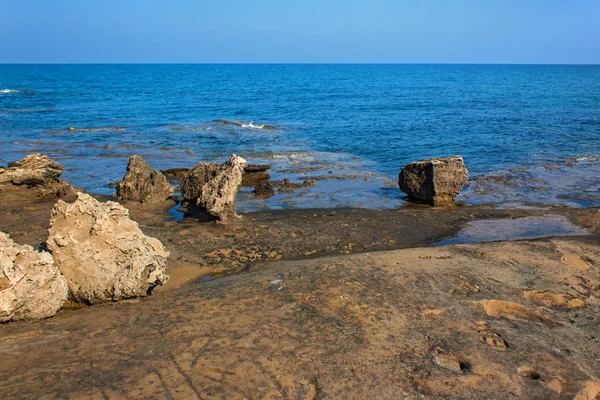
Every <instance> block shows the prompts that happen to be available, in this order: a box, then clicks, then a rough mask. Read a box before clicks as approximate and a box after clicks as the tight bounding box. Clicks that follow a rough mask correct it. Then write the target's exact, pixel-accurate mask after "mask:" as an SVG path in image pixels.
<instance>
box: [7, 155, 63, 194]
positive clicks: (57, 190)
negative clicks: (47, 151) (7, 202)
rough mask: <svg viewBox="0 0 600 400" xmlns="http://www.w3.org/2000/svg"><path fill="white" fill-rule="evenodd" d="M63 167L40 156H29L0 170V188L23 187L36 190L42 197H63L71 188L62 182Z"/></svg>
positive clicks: (46, 157)
mask: <svg viewBox="0 0 600 400" xmlns="http://www.w3.org/2000/svg"><path fill="white" fill-rule="evenodd" d="M63 169H64V167H63V166H62V165H61V164H59V163H57V162H56V161H53V160H51V159H50V158H48V156H44V155H41V154H30V155H28V156H26V157H25V158H23V159H21V160H19V161H16V162H13V163H9V164H8V168H0V187H1V186H3V185H11V186H24V187H27V188H35V189H37V190H38V191H39V192H40V194H41V195H43V196H63V195H65V194H66V193H68V192H69V191H70V190H71V189H72V187H71V185H69V184H68V183H66V182H64V181H62V180H61V179H60V176H61V175H62V171H63Z"/></svg>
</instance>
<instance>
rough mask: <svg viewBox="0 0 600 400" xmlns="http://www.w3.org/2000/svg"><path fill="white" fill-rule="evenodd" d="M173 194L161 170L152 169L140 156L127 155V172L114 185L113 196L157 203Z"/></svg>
mask: <svg viewBox="0 0 600 400" xmlns="http://www.w3.org/2000/svg"><path fill="white" fill-rule="evenodd" d="M172 194H173V188H172V187H171V185H169V182H167V178H166V177H165V176H164V175H163V174H162V172H160V171H157V170H153V169H152V168H151V167H150V165H148V163H147V162H146V161H144V160H143V159H142V157H140V156H137V155H133V156H131V157H129V163H128V164H127V174H125V177H124V178H123V180H121V181H119V182H118V183H117V185H116V192H115V197H116V198H117V199H119V200H121V201H124V202H128V201H131V202H138V203H159V202H163V201H165V200H167V199H168V198H169V197H170V196H171V195H172Z"/></svg>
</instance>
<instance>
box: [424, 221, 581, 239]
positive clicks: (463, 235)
mask: <svg viewBox="0 0 600 400" xmlns="http://www.w3.org/2000/svg"><path fill="white" fill-rule="evenodd" d="M589 234H590V233H589V232H588V231H586V230H585V229H583V228H580V227H578V226H576V225H573V224H572V223H570V222H569V220H567V218H565V217H563V216H547V217H526V218H516V219H490V220H481V221H473V222H470V223H469V224H468V225H467V227H466V228H465V229H463V230H462V231H460V232H459V233H458V235H456V236H455V237H453V238H448V239H443V240H440V241H439V242H436V243H433V245H434V246H447V245H453V244H469V243H481V242H495V241H501V240H517V239H536V238H542V237H550V236H575V235H589Z"/></svg>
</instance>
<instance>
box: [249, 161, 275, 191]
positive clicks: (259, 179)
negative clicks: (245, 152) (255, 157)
mask: <svg viewBox="0 0 600 400" xmlns="http://www.w3.org/2000/svg"><path fill="white" fill-rule="evenodd" d="M270 168H271V166H270V165H267V164H249V165H247V166H246V168H244V175H243V177H242V186H247V187H252V186H256V185H259V184H261V183H263V182H265V181H267V180H269V179H271V175H269V173H268V172H267V171H268V170H269V169H270Z"/></svg>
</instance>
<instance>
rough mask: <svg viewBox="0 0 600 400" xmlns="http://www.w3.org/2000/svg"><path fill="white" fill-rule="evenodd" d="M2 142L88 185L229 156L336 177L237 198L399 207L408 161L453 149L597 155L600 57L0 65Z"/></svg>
mask: <svg viewBox="0 0 600 400" xmlns="http://www.w3.org/2000/svg"><path fill="white" fill-rule="evenodd" d="M215 120H229V121H237V122H239V123H240V124H239V126H238V125H233V124H226V123H222V122H213V121H215ZM264 124H267V125H264ZM69 127H73V130H69ZM261 127H262V129H261ZM90 128H91V129H92V130H91V131H84V130H85V129H90ZM0 147H1V149H2V151H1V152H0V164H6V163H7V162H10V161H14V160H17V159H20V158H22V157H23V156H24V155H26V154H28V153H32V152H41V153H45V154H48V155H50V156H51V157H52V158H54V159H56V160H57V161H59V162H61V163H62V164H64V165H65V166H66V167H67V169H66V171H65V174H64V177H65V179H67V180H69V181H70V182H71V183H73V184H75V185H76V186H79V187H82V188H84V189H86V190H89V191H92V192H98V193H105V194H110V193H112V189H111V188H110V187H109V186H107V185H109V184H110V183H111V182H115V181H117V180H119V179H120V178H121V177H122V176H123V174H124V171H125V166H126V163H127V157H128V156H129V155H130V154H134V153H135V154H139V155H141V156H142V157H144V158H146V160H147V161H148V162H150V163H151V164H152V166H153V167H155V168H160V169H166V168H175V167H190V166H193V165H195V164H196V163H197V162H199V161H212V160H216V161H222V160H224V159H226V158H227V156H229V155H230V154H232V153H235V154H238V155H241V156H243V157H246V158H248V160H249V161H251V162H253V163H269V164H272V165H273V169H272V175H273V177H274V178H284V177H288V178H290V179H292V180H300V181H301V180H302V179H305V178H311V177H314V176H317V178H323V179H324V178H325V177H327V176H328V175H329V177H330V178H333V177H337V178H338V179H327V180H318V181H317V185H316V186H315V188H312V189H310V190H309V189H306V190H300V191H299V192H298V193H296V194H294V195H285V196H276V197H274V198H271V199H268V200H264V199H255V198H253V197H252V196H251V195H250V193H249V190H245V192H244V193H242V194H241V198H240V207H241V208H242V209H243V210H254V209H261V208H281V207H286V206H298V207H309V206H340V205H346V206H348V205H349V206H362V207H372V208H381V207H395V206H397V205H399V204H400V203H401V202H402V195H401V193H399V191H398V190H397V186H395V180H396V177H397V173H398V171H399V169H400V167H401V166H402V165H404V164H405V163H407V162H409V161H413V160H418V159H422V158H427V157H432V156H448V155H454V154H462V155H463V157H464V158H465V161H466V163H467V166H468V168H469V171H470V173H471V176H472V177H474V176H476V175H478V174H485V173H490V172H494V171H502V170H508V169H511V168H520V167H536V166H540V165H543V164H547V163H561V162H563V161H564V160H565V159H567V158H570V157H575V158H577V157H584V156H595V155H600V66H568V65H547V66H544V65H539V66H538V65H0Z"/></svg>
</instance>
